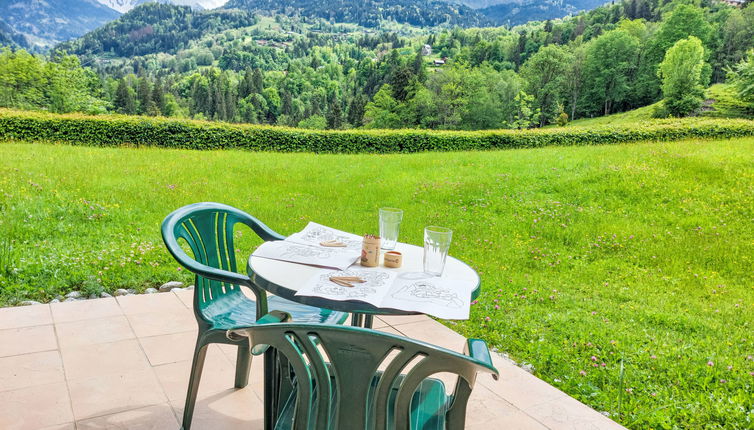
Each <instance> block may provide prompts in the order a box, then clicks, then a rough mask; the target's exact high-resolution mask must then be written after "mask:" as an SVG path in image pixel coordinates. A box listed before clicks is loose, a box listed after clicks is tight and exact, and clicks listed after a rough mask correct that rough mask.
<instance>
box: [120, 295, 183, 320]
mask: <svg viewBox="0 0 754 430" xmlns="http://www.w3.org/2000/svg"><path fill="white" fill-rule="evenodd" d="M117 300H118V304H119V305H120V307H121V309H123V313H125V314H126V315H137V314H143V313H154V312H178V311H185V310H186V305H184V304H183V302H181V300H180V299H179V298H178V296H176V295H175V294H165V293H162V294H159V293H157V294H135V295H132V296H119V297H117Z"/></svg>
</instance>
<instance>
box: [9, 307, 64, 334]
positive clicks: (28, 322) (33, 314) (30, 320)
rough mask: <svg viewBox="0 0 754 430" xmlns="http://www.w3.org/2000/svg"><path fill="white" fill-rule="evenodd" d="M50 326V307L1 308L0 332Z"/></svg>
mask: <svg viewBox="0 0 754 430" xmlns="http://www.w3.org/2000/svg"><path fill="white" fill-rule="evenodd" d="M48 324H52V315H50V305H33V306H18V307H15V308H3V312H0V330H4V329H9V328H19V327H30V326H37V325H48Z"/></svg>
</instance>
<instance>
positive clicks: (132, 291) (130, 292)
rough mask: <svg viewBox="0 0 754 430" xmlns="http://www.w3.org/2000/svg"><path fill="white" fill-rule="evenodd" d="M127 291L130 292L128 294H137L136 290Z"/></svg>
mask: <svg viewBox="0 0 754 430" xmlns="http://www.w3.org/2000/svg"><path fill="white" fill-rule="evenodd" d="M126 291H128V294H136V290H134V289H133V288H129V289H127V290H126Z"/></svg>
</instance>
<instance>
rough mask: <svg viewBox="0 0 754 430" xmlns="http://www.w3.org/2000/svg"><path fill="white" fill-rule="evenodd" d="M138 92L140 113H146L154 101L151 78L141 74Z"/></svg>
mask: <svg viewBox="0 0 754 430" xmlns="http://www.w3.org/2000/svg"><path fill="white" fill-rule="evenodd" d="M136 94H137V96H138V98H139V113H140V114H145V113H147V111H149V107H150V104H151V103H153V102H152V89H151V88H150V86H149V80H148V79H147V77H146V76H143V75H142V76H141V77H140V78H139V82H138V84H137V90H136Z"/></svg>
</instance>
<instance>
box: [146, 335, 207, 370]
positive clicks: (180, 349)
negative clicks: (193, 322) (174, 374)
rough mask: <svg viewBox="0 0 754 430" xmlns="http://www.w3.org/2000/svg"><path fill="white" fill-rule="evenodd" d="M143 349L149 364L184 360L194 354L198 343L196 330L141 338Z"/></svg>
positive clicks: (155, 364) (157, 364) (154, 364)
mask: <svg viewBox="0 0 754 430" xmlns="http://www.w3.org/2000/svg"><path fill="white" fill-rule="evenodd" d="M139 343H141V347H142V349H144V352H145V353H146V354H147V359H149V364H151V365H152V366H159V365H161V364H168V363H175V362H177V361H184V360H186V358H187V357H189V358H190V357H192V356H193V354H194V346H195V345H196V330H193V331H187V332H183V333H173V334H165V335H162V336H150V337H141V338H139Z"/></svg>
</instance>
